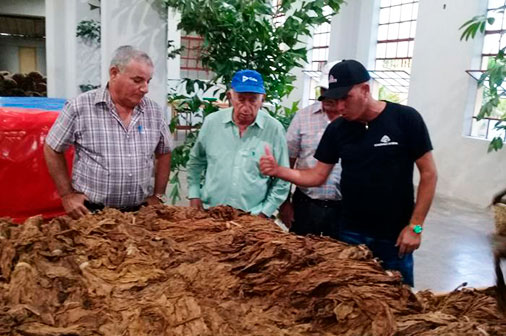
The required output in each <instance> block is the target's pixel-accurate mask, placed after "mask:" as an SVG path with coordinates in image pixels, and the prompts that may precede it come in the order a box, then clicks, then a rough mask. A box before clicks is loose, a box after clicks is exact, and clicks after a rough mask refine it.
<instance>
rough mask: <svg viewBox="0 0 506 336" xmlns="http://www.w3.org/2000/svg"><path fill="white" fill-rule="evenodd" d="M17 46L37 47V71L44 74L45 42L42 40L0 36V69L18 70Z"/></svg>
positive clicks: (13, 71)
mask: <svg viewBox="0 0 506 336" xmlns="http://www.w3.org/2000/svg"><path fill="white" fill-rule="evenodd" d="M19 47H32V48H37V50H36V53H37V56H36V57H37V71H38V72H40V73H42V74H44V75H45V74H46V51H45V49H46V43H45V41H44V40H37V39H21V38H14V37H2V38H0V70H7V71H9V72H11V73H15V72H19Z"/></svg>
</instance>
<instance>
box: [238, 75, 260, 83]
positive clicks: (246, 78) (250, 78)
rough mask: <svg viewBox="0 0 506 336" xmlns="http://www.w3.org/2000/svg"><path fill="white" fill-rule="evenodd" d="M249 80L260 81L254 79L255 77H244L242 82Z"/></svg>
mask: <svg viewBox="0 0 506 336" xmlns="http://www.w3.org/2000/svg"><path fill="white" fill-rule="evenodd" d="M248 80H251V81H253V82H258V80H257V79H256V78H253V77H248V76H242V82H243V83H244V82H246V81H248Z"/></svg>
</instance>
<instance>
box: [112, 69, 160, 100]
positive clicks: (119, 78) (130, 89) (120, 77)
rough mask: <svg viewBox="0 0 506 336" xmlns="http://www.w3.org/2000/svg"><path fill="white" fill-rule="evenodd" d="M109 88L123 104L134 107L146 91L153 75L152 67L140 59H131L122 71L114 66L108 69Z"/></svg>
mask: <svg viewBox="0 0 506 336" xmlns="http://www.w3.org/2000/svg"><path fill="white" fill-rule="evenodd" d="M109 72H110V81H109V88H110V89H111V90H112V91H114V93H115V98H116V99H117V100H118V103H120V104H121V105H123V106H127V107H131V108H134V107H135V106H136V105H137V104H139V102H140V101H141V99H142V98H143V97H144V96H145V95H146V93H148V91H149V90H148V85H149V82H150V81H151V77H153V67H152V66H151V65H149V64H146V63H145V62H142V61H137V60H135V59H134V60H131V61H130V62H129V63H128V64H127V65H126V67H125V68H124V69H123V71H120V70H119V69H118V68H116V67H112V68H111V69H110V71H109Z"/></svg>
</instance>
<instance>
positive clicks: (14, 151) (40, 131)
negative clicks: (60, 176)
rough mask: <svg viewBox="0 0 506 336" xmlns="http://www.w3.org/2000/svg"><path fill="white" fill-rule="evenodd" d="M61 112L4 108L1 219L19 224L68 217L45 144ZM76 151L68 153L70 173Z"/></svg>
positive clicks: (0, 157)
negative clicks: (37, 217) (46, 157)
mask: <svg viewBox="0 0 506 336" xmlns="http://www.w3.org/2000/svg"><path fill="white" fill-rule="evenodd" d="M57 117H58V111H46V110H39V109H26V108H15V107H0V217H11V218H13V219H14V221H16V222H19V223H21V222H23V221H24V220H25V219H26V218H28V217H31V216H34V215H38V214H42V215H43V216H44V217H45V218H51V217H55V216H58V215H62V214H64V211H63V207H62V205H61V200H60V197H59V196H58V193H57V192H56V188H55V185H54V183H53V180H52V179H51V176H50V175H49V172H48V170H47V166H46V162H45V160H44V153H43V145H44V140H45V138H46V135H47V133H48V132H49V129H50V128H51V126H52V125H53V123H54V122H55V120H56V118H57ZM73 155H74V151H73V148H71V149H69V150H68V151H67V153H66V154H65V156H66V159H67V164H68V167H69V174H70V170H71V169H72V168H71V163H72V158H73Z"/></svg>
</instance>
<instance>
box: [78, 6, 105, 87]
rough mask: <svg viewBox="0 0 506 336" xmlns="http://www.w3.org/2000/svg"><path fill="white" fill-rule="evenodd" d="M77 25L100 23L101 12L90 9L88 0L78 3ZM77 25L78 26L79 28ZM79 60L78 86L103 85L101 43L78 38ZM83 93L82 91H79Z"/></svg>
mask: <svg viewBox="0 0 506 336" xmlns="http://www.w3.org/2000/svg"><path fill="white" fill-rule="evenodd" d="M76 10H77V16H78V17H77V20H78V22H77V24H78V23H79V22H80V21H82V20H95V21H98V22H100V10H99V9H94V10H91V9H90V5H89V4H88V0H79V1H78V3H77V7H76ZM77 24H76V26H77ZM76 48H77V50H78V52H77V59H76V68H77V74H76V76H77V78H76V81H77V82H76V84H77V86H80V85H93V86H97V85H100V84H101V69H100V67H101V63H100V56H101V52H100V43H99V42H98V41H96V40H93V41H90V40H87V39H82V38H78V39H77V43H76ZM79 93H81V89H79Z"/></svg>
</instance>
